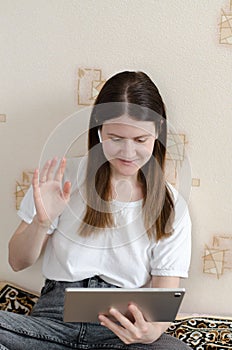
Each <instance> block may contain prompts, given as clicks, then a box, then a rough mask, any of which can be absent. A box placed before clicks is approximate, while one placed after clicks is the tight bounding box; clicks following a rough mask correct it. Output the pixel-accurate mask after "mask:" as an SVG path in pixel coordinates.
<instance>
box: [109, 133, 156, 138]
mask: <svg viewBox="0 0 232 350" xmlns="http://www.w3.org/2000/svg"><path fill="white" fill-rule="evenodd" d="M107 135H108V136H113V137H118V138H120V139H125V138H126V137H124V136H120V135H117V134H115V133H112V132H108V133H107ZM149 136H152V135H151V134H144V135H139V136H136V137H133V138H134V139H139V138H142V137H149Z"/></svg>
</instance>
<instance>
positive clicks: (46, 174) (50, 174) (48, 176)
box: [39, 157, 66, 184]
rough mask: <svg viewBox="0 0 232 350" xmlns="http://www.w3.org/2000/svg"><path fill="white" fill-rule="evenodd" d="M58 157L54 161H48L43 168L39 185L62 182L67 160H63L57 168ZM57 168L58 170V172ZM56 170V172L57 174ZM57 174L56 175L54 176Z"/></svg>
mask: <svg viewBox="0 0 232 350" xmlns="http://www.w3.org/2000/svg"><path fill="white" fill-rule="evenodd" d="M57 162H58V159H57V157H55V158H53V159H52V160H48V161H47V162H46V163H45V165H44V166H43V168H42V170H41V172H40V174H39V183H40V184H43V183H45V182H47V181H52V180H55V181H58V182H61V181H62V178H63V176H64V172H65V167H66V159H65V158H62V159H61V161H60V164H59V166H58V168H57ZM56 168H57V170H56ZM55 170H56V172H55ZM54 174H55V175H54Z"/></svg>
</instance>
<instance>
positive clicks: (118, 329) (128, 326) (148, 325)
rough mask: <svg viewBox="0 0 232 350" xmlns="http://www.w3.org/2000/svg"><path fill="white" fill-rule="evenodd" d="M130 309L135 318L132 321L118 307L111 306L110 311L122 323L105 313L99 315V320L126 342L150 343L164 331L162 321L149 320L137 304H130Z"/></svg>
mask: <svg viewBox="0 0 232 350" xmlns="http://www.w3.org/2000/svg"><path fill="white" fill-rule="evenodd" d="M128 311H129V312H130V313H131V315H132V316H133V318H134V322H131V321H130V319H128V318H127V317H126V316H124V315H123V314H121V313H120V312H119V311H118V310H117V309H114V308H110V310H109V313H110V315H111V316H113V317H114V318H115V320H116V322H117V321H118V322H119V323H120V324H118V323H115V322H114V321H112V320H111V319H110V318H108V317H107V316H105V315H99V316H98V318H99V321H100V323H101V325H102V326H105V327H107V328H109V329H110V330H111V331H112V332H114V333H115V334H116V335H117V336H118V337H119V338H120V339H121V340H122V341H123V342H124V343H125V344H132V343H142V344H149V343H152V342H154V341H156V340H157V339H158V338H159V337H160V336H161V334H162V333H163V332H162V329H161V328H162V326H161V327H160V323H155V322H147V321H146V320H145V319H144V317H143V314H142V312H141V311H140V310H139V308H138V307H137V306H136V305H135V304H130V305H129V306H128Z"/></svg>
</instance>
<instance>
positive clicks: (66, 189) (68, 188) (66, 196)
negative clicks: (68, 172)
mask: <svg viewBox="0 0 232 350" xmlns="http://www.w3.org/2000/svg"><path fill="white" fill-rule="evenodd" d="M70 193H71V182H69V181H67V182H65V184H64V187H63V196H64V199H65V200H66V201H68V200H69V198H70Z"/></svg>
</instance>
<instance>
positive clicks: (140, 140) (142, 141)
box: [136, 138, 147, 143]
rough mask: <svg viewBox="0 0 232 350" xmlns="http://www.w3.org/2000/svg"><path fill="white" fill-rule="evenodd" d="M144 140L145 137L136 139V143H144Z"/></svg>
mask: <svg viewBox="0 0 232 350" xmlns="http://www.w3.org/2000/svg"><path fill="white" fill-rule="evenodd" d="M146 141H147V139H146V138H141V139H136V142H138V143H144V142H146Z"/></svg>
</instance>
